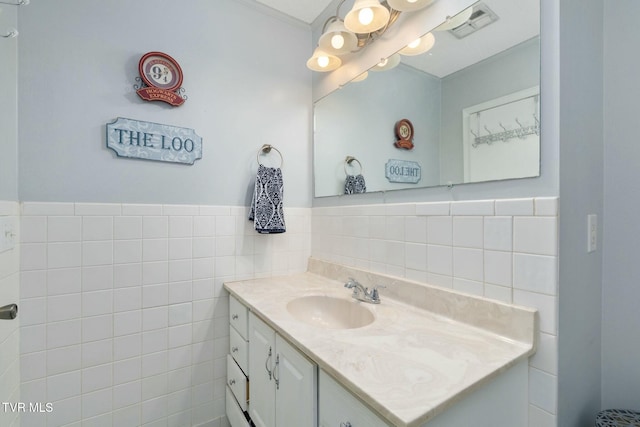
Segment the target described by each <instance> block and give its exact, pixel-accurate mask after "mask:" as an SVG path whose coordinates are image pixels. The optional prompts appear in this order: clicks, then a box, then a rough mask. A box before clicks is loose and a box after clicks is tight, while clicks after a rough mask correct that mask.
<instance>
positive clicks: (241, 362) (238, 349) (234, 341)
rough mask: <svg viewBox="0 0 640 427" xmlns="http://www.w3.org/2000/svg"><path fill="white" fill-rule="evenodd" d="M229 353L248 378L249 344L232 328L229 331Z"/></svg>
mask: <svg viewBox="0 0 640 427" xmlns="http://www.w3.org/2000/svg"><path fill="white" fill-rule="evenodd" d="M229 353H230V354H231V356H232V357H233V358H234V360H235V361H236V363H237V364H238V366H240V369H242V371H243V372H244V374H245V375H246V376H249V343H248V342H247V341H245V340H244V338H242V337H241V336H240V334H239V333H238V332H237V331H236V330H235V329H234V328H231V329H230V331H229Z"/></svg>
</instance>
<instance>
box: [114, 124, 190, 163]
mask: <svg viewBox="0 0 640 427" xmlns="http://www.w3.org/2000/svg"><path fill="white" fill-rule="evenodd" d="M107 147H108V148H110V149H112V150H113V151H115V152H116V154H117V155H118V157H131V158H136V159H143V160H157V161H161V162H172V163H185V164H190V165H192V164H193V163H194V162H195V161H196V160H198V159H201V158H202V137H200V136H198V135H196V133H195V131H194V130H193V129H189V128H182V127H177V126H171V125H163V124H159V123H151V122H143V121H140V120H133V119H125V118H123V117H118V118H117V119H116V121H114V122H113V123H107Z"/></svg>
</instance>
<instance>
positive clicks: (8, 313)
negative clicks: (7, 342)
mask: <svg viewBox="0 0 640 427" xmlns="http://www.w3.org/2000/svg"><path fill="white" fill-rule="evenodd" d="M16 317H18V305H17V304H9V305H5V306H4V307H0V320H13V319H15V318H16Z"/></svg>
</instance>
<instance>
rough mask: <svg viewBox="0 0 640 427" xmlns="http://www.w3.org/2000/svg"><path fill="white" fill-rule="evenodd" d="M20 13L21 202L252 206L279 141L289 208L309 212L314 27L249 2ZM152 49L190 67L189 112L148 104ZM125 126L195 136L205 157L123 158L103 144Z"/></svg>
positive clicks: (69, 1) (68, 2) (61, 5)
mask: <svg viewBox="0 0 640 427" xmlns="http://www.w3.org/2000/svg"><path fill="white" fill-rule="evenodd" d="M251 3H253V2H251ZM20 13H21V15H20V27H21V28H20V30H21V35H20V60H19V68H20V77H19V94H20V99H19V101H20V102H19V123H20V124H19V130H20V154H19V196H20V200H23V201H69V202H71V201H76V202H128V203H193V204H221V205H244V204H247V203H248V196H247V194H248V189H249V187H250V185H251V183H252V180H253V177H254V176H255V171H256V169H257V162H256V154H257V152H258V149H259V148H260V147H261V146H262V144H265V143H268V144H273V145H274V146H276V147H277V148H278V149H279V150H280V151H281V152H282V154H283V156H284V160H285V162H284V169H283V174H284V179H285V206H297V207H304V206H309V205H310V204H311V177H310V174H309V172H308V171H309V170H310V169H311V163H310V162H311V136H310V134H311V131H310V129H311V72H310V71H309V70H307V68H306V67H305V62H306V59H307V56H308V54H309V46H310V45H311V30H310V29H309V28H308V27H307V26H303V25H302V24H298V23H294V22H293V21H287V20H283V19H279V18H277V17H276V16H270V15H267V14H265V13H261V12H259V11H257V10H256V6H255V5H252V6H249V5H247V4H244V3H243V2H242V1H238V0H216V1H210V0H190V1H189V2H188V4H186V3H184V2H180V1H174V0H136V1H129V0H109V1H108V2H105V1H100V0H65V1H56V2H50V1H34V2H32V3H31V4H30V5H29V6H28V7H24V8H22V9H21V11H20ZM149 51H162V52H166V53H168V54H169V55H171V56H173V57H174V58H175V59H176V60H177V61H178V62H179V63H180V64H181V66H182V69H183V71H184V75H185V76H184V83H183V87H184V88H185V89H186V95H187V96H188V98H189V99H188V100H187V101H186V103H185V104H184V105H183V106H181V107H178V108H172V107H169V106H168V105H166V104H162V103H158V102H154V103H148V102H144V101H142V100H141V99H139V98H138V96H137V95H136V93H135V91H134V88H133V85H134V84H135V83H136V81H135V78H136V76H137V75H138V71H137V66H138V61H139V59H140V57H141V56H142V55H143V54H144V53H146V52H149ZM119 116H120V117H127V118H132V119H137V120H145V121H151V122H156V123H164V124H170V125H175V126H183V127H189V128H193V129H195V130H196V132H197V133H198V134H199V135H200V136H202V138H203V140H204V142H203V152H204V154H203V159H202V160H199V161H197V162H196V164H195V165H194V166H185V165H177V164H168V163H158V162H151V161H141V160H131V159H121V158H116V157H115V154H114V153H113V152H112V151H110V150H107V148H106V147H105V140H104V139H105V136H104V134H105V124H106V123H109V122H111V121H113V120H114V119H115V118H117V117H119Z"/></svg>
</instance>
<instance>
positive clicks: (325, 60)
mask: <svg viewBox="0 0 640 427" xmlns="http://www.w3.org/2000/svg"><path fill="white" fill-rule="evenodd" d="M318 65H319V66H320V67H321V68H326V67H327V65H329V58H328V57H326V56H318Z"/></svg>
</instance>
